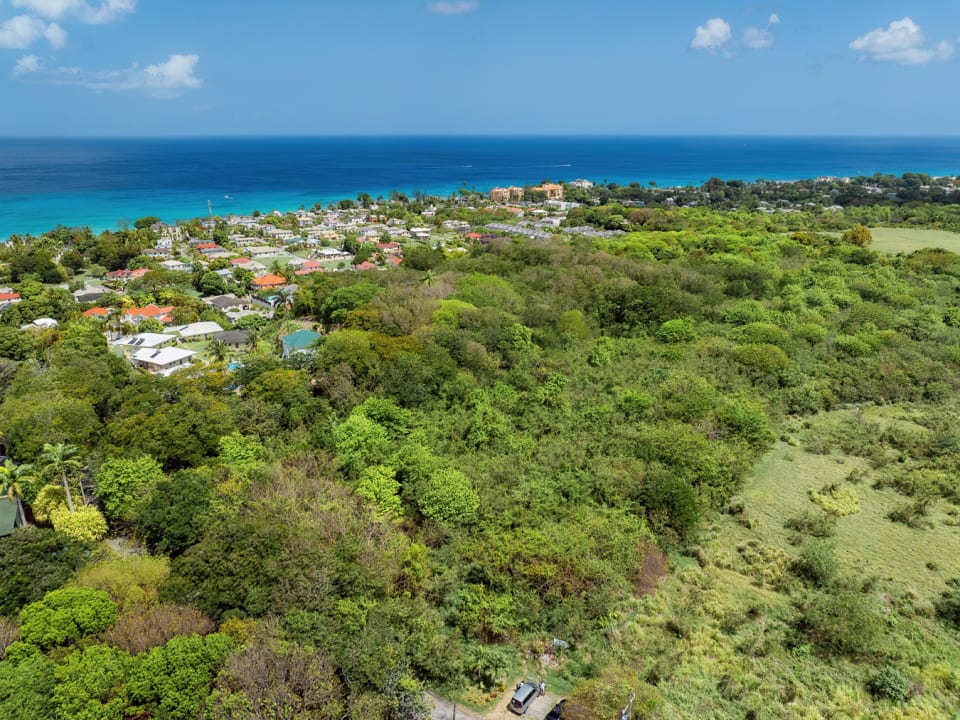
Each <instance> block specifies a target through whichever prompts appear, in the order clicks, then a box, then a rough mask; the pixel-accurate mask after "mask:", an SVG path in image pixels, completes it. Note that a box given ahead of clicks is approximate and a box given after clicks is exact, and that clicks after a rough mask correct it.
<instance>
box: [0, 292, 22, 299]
mask: <svg viewBox="0 0 960 720" xmlns="http://www.w3.org/2000/svg"><path fill="white" fill-rule="evenodd" d="M19 299H20V293H0V300H19Z"/></svg>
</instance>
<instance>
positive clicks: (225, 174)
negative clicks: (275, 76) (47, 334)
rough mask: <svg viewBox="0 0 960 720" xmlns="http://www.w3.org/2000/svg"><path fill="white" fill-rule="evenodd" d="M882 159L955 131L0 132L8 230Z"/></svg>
mask: <svg viewBox="0 0 960 720" xmlns="http://www.w3.org/2000/svg"><path fill="white" fill-rule="evenodd" d="M877 172H880V173H883V174H893V175H902V174H903V173H904V172H917V173H925V174H929V175H934V176H936V175H957V174H958V173H960V138H943V137H936V138H773V137H746V136H744V137H719V138H710V137H684V136H676V137H673V136H663V137H655V138H650V137H543V136H539V137H538V136H532V137H506V138H504V137H481V138H477V137H397V138H390V137H379V138H349V137H338V138H299V137H282V138H207V139H204V138H191V139H113V140H110V139H16V140H13V139H7V140H4V139H0V241H2V240H3V239H6V238H8V236H9V235H12V234H26V233H31V234H39V233H42V232H45V231H47V230H50V229H51V228H53V227H55V226H56V225H58V224H62V225H67V226H89V227H90V228H91V229H92V230H93V231H94V232H101V231H103V230H108V229H115V228H116V227H117V226H118V222H120V221H127V222H129V223H132V222H133V221H134V220H136V219H137V218H140V217H144V216H148V215H152V216H157V217H159V218H160V219H162V220H163V221H165V222H175V221H176V220H186V219H189V218H194V217H204V216H206V215H207V201H208V200H209V201H211V202H212V203H213V211H214V214H215V215H219V216H224V215H227V214H230V213H236V214H248V213H251V212H252V211H253V210H260V211H261V212H270V211H272V210H279V211H281V212H285V211H293V210H296V209H298V208H299V207H300V206H301V205H302V206H305V207H307V208H310V207H312V206H313V205H314V204H315V203H320V204H321V205H323V206H326V205H327V204H329V203H331V202H336V201H338V200H341V199H347V198H349V199H355V198H356V196H357V194H359V193H368V194H370V195H371V196H373V197H374V198H376V197H377V196H379V195H382V196H384V197H389V195H390V193H391V192H392V191H394V190H396V191H398V192H401V193H404V194H406V195H407V196H413V195H414V193H415V192H416V191H418V190H419V191H421V192H424V193H426V194H431V195H440V196H443V197H446V196H449V195H450V194H451V193H453V192H456V190H458V189H459V188H461V187H466V188H468V189H470V190H476V191H480V192H486V191H488V190H489V189H490V188H492V187H495V186H498V185H514V184H517V185H526V184H538V183H540V182H541V181H543V180H544V179H550V180H551V181H556V180H561V179H562V180H566V181H571V180H574V179H578V178H583V179H587V180H591V181H593V182H616V183H618V184H627V183H630V182H640V183H641V184H644V185H646V184H647V183H649V182H651V181H653V182H656V183H657V184H658V185H659V186H661V187H668V186H678V185H679V186H688V185H701V184H702V183H704V182H706V181H707V180H708V179H710V178H711V177H720V178H722V179H724V180H742V181H744V182H752V181H754V180H757V179H760V178H763V179H766V180H777V181H796V180H805V179H813V178H816V177H820V176H837V177H851V176H857V175H864V176H871V175H873V174H875V173H877ZM227 197H229V198H230V199H229V200H228V199H227Z"/></svg>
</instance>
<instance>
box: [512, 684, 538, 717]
mask: <svg viewBox="0 0 960 720" xmlns="http://www.w3.org/2000/svg"><path fill="white" fill-rule="evenodd" d="M539 695H540V686H539V685H537V684H536V683H532V682H522V683H520V684H519V685H518V686H517V691H516V692H515V693H514V694H513V697H512V698H510V705H509V708H510V710H511V711H512V712H515V713H516V714H517V715H526V714H527V710H529V709H530V706H531V705H533V701H534V700H536V699H537V697H538V696H539Z"/></svg>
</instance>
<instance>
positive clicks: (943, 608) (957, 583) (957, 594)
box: [936, 577, 960, 628]
mask: <svg viewBox="0 0 960 720" xmlns="http://www.w3.org/2000/svg"><path fill="white" fill-rule="evenodd" d="M936 608H937V615H939V616H940V618H941V619H943V620H945V621H946V622H948V623H950V624H951V625H953V626H954V627H957V628H960V577H956V578H951V579H950V580H947V589H946V590H944V591H943V592H942V593H941V594H940V598H939V599H938V600H937V602H936Z"/></svg>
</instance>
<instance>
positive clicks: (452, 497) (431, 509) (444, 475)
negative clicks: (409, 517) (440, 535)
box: [417, 468, 480, 523]
mask: <svg viewBox="0 0 960 720" xmlns="http://www.w3.org/2000/svg"><path fill="white" fill-rule="evenodd" d="M417 504H418V505H419V506H420V512H422V513H423V515H424V517H427V518H430V519H431V520H440V521H443V522H454V523H458V522H468V521H470V520H472V519H473V518H474V517H475V516H476V514H477V511H478V510H479V509H480V497H479V496H478V495H477V491H476V490H475V489H474V488H473V485H472V484H471V483H470V480H469V479H468V478H467V476H466V475H464V474H463V473H462V472H460V471H459V470H453V469H450V468H440V469H437V470H435V471H433V472H432V473H430V475H429V477H428V478H427V479H426V480H425V481H424V482H423V484H422V485H421V487H420V488H418V497H417Z"/></svg>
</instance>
